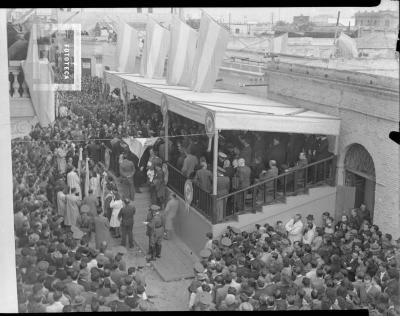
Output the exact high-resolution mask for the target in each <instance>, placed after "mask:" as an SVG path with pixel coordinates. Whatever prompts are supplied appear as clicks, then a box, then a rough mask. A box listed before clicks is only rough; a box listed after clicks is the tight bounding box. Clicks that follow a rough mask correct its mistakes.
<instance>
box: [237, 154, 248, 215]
mask: <svg viewBox="0 0 400 316" xmlns="http://www.w3.org/2000/svg"><path fill="white" fill-rule="evenodd" d="M236 174H237V176H238V178H239V186H238V189H239V190H242V189H245V188H247V187H249V186H250V176H251V170H250V168H249V167H248V166H246V161H245V160H244V159H243V158H240V159H239V160H238V167H237V171H236ZM245 194H246V192H244V194H239V195H238V196H237V199H238V203H237V206H238V208H239V210H243V208H244V199H245Z"/></svg>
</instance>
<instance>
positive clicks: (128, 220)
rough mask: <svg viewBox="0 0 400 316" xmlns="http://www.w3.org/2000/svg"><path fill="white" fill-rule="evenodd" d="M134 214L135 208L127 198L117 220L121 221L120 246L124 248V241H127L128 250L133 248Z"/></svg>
mask: <svg viewBox="0 0 400 316" xmlns="http://www.w3.org/2000/svg"><path fill="white" fill-rule="evenodd" d="M135 213H136V208H135V206H133V205H132V203H131V201H130V200H129V199H127V198H125V199H124V207H123V208H122V209H121V211H120V212H119V214H118V219H119V220H120V221H121V233H122V240H121V245H122V246H124V247H125V245H126V239H127V238H128V240H129V248H133V231H132V230H133V224H134V219H133V217H134V215H135Z"/></svg>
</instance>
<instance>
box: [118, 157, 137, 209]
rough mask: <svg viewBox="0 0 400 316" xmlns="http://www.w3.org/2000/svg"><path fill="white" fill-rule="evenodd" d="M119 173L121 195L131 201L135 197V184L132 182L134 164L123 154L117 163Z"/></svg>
mask: <svg viewBox="0 0 400 316" xmlns="http://www.w3.org/2000/svg"><path fill="white" fill-rule="evenodd" d="M119 173H120V175H121V187H122V195H123V196H124V197H125V198H127V199H130V200H132V201H133V200H134V199H135V185H134V182H133V176H134V175H135V165H134V163H133V162H132V161H130V160H128V158H127V156H126V155H125V154H124V155H123V159H122V161H121V163H120V164H119Z"/></svg>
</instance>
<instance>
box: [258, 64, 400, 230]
mask: <svg viewBox="0 0 400 316" xmlns="http://www.w3.org/2000/svg"><path fill="white" fill-rule="evenodd" d="M277 66H278V68H277ZM266 77H267V82H268V83H269V86H268V92H267V93H268V97H269V98H271V99H274V100H278V101H281V102H284V103H289V104H294V105H297V106H301V107H304V108H307V109H310V110H314V111H318V112H321V113H326V114H331V115H336V116H339V117H340V118H341V131H340V136H339V148H338V152H339V159H338V184H339V185H343V181H344V180H343V162H344V157H345V154H346V151H347V149H348V148H349V146H350V145H352V144H354V143H358V144H361V145H362V146H364V147H365V149H366V150H367V151H368V152H369V154H370V155H371V157H372V159H373V161H374V164H375V172H376V187H375V208H374V223H376V224H377V225H379V226H380V227H382V228H383V229H384V231H385V232H388V233H391V234H392V235H393V236H394V237H396V238H397V237H400V229H399V228H400V211H399V210H400V199H399V195H400V193H399V192H400V185H399V183H400V176H399V174H400V158H399V155H400V151H399V146H398V145H397V144H395V143H394V142H392V141H390V140H389V138H388V134H389V132H390V131H392V130H398V121H399V90H398V87H399V81H398V79H393V78H387V77H380V76H376V75H368V74H358V73H357V74H355V73H351V72H347V71H338V70H329V69H324V68H319V67H307V66H302V65H291V64H284V63H280V64H270V65H268V69H267V72H266Z"/></svg>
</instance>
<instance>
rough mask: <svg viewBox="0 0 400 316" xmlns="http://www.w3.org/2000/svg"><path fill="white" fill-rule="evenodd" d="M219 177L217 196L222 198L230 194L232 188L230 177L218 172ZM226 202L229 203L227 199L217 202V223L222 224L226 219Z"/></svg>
mask: <svg viewBox="0 0 400 316" xmlns="http://www.w3.org/2000/svg"><path fill="white" fill-rule="evenodd" d="M217 175H218V177H217V196H218V197H221V196H224V195H227V194H229V190H230V188H231V180H230V179H229V177H227V176H226V175H224V173H223V172H220V171H218V173H217ZM226 202H227V199H222V200H218V201H217V216H216V217H217V222H221V221H222V219H223V217H224V213H225V210H226Z"/></svg>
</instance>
